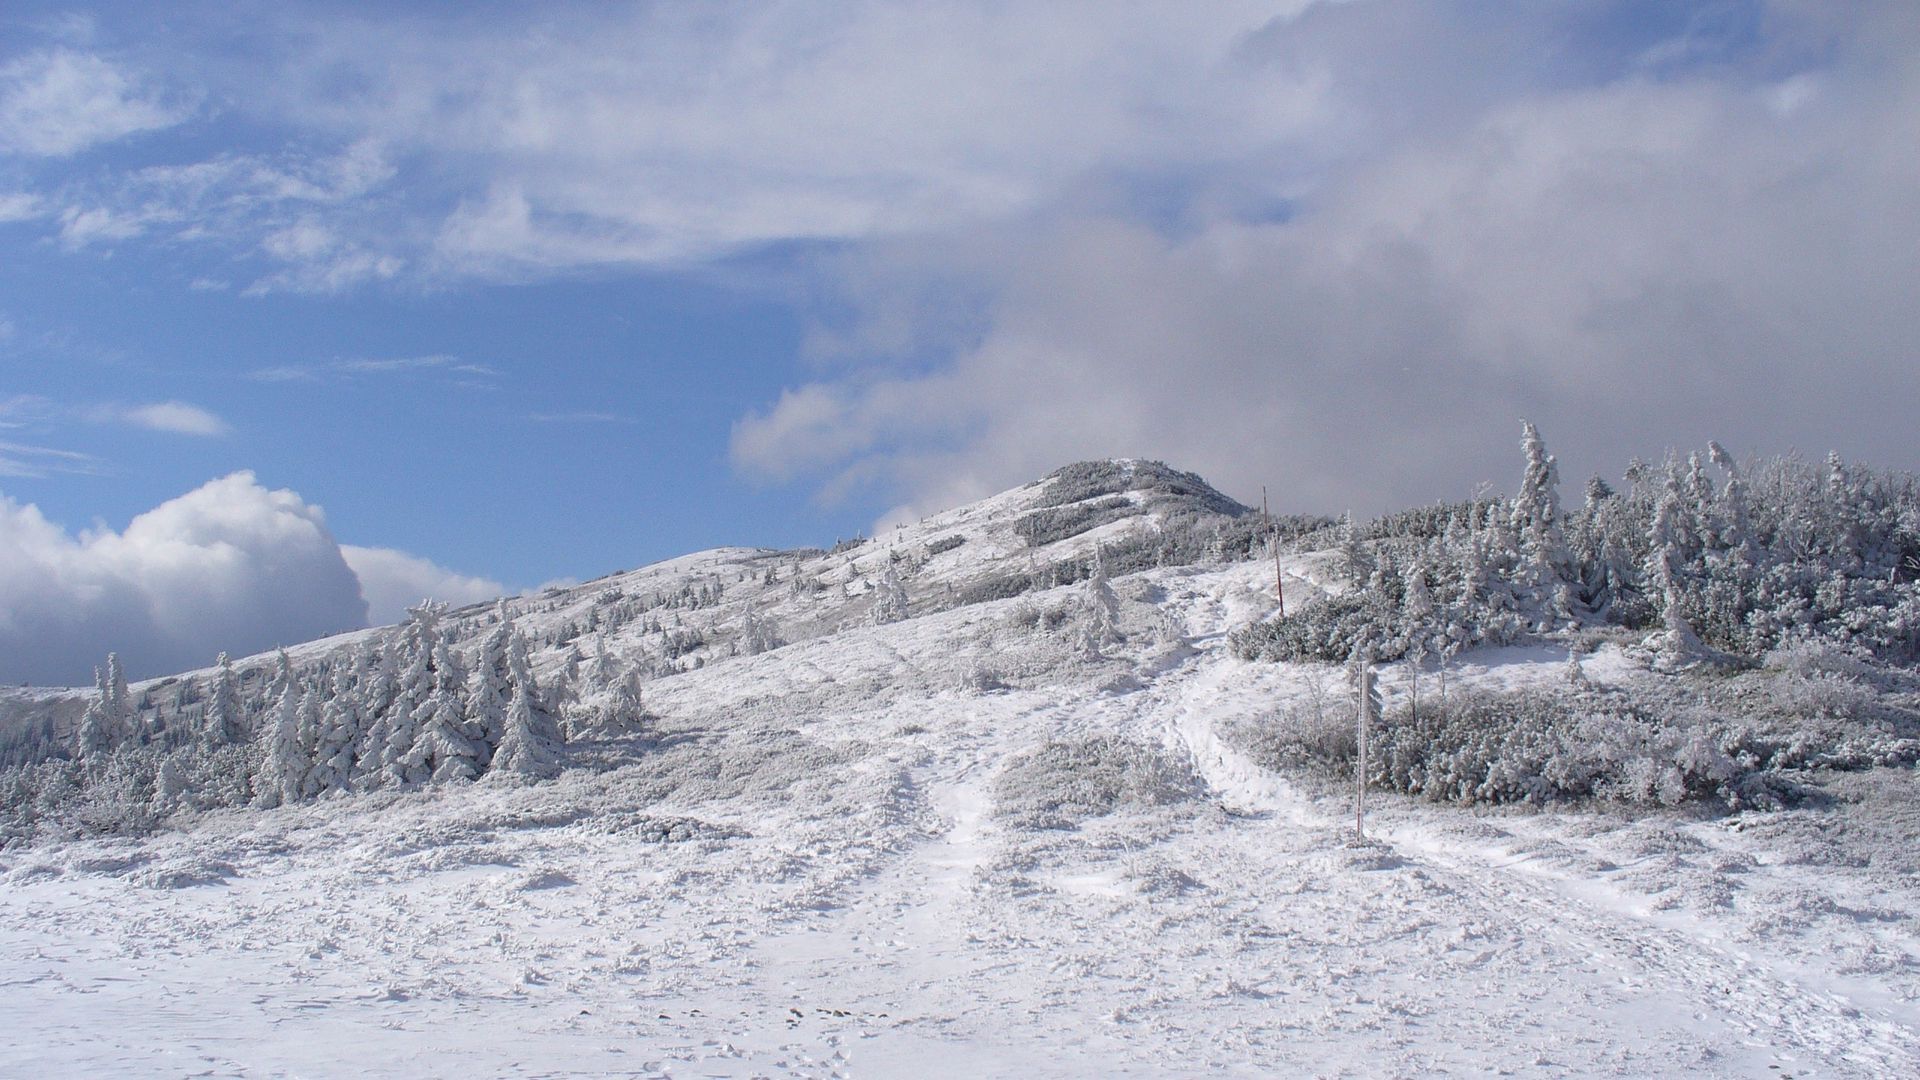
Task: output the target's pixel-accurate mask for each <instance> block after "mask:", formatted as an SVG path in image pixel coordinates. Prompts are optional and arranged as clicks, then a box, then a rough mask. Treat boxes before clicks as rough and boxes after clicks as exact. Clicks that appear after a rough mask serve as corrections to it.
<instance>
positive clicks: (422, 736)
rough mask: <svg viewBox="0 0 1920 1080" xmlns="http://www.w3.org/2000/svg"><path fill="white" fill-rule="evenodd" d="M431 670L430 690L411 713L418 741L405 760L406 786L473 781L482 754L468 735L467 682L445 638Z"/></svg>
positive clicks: (436, 650) (438, 644) (436, 645)
mask: <svg viewBox="0 0 1920 1080" xmlns="http://www.w3.org/2000/svg"><path fill="white" fill-rule="evenodd" d="M430 666H431V670H432V683H431V685H432V689H431V690H430V691H429V693H428V694H427V698H426V700H425V701H422V702H421V703H420V704H419V705H417V706H415V708H414V711H413V722H414V726H415V728H416V729H417V730H418V731H419V737H418V738H417V740H416V741H415V743H414V746H413V750H412V752H411V753H410V754H408V755H407V758H406V765H407V769H408V774H407V775H408V780H407V782H409V783H421V782H424V781H426V780H432V781H433V782H435V783H445V782H447V781H451V780H472V779H474V778H476V777H478V776H479V775H480V772H481V769H482V764H481V761H482V755H483V754H484V752H485V751H484V748H483V747H481V746H479V745H476V743H475V741H474V740H473V739H472V738H470V737H469V736H468V735H467V702H466V700H465V696H466V695H465V690H466V678H465V675H464V673H463V672H462V671H461V670H460V663H459V661H458V659H457V658H456V657H455V656H454V653H453V649H452V647H451V646H450V645H449V644H448V643H447V641H446V639H445V638H444V637H441V638H439V639H438V640H436V641H435V642H434V643H433V648H432V650H431V661H430Z"/></svg>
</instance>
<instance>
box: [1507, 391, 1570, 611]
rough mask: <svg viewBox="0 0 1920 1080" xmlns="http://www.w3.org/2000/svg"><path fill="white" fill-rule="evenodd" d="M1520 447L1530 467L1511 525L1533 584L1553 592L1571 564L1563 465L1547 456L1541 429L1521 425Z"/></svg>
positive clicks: (1521, 482) (1516, 502)
mask: <svg viewBox="0 0 1920 1080" xmlns="http://www.w3.org/2000/svg"><path fill="white" fill-rule="evenodd" d="M1520 430H1521V438H1520V446H1521V448H1522V449H1523V450H1524V451H1525V452H1526V456H1527V468H1526V472H1525V473H1524V474H1522V476H1521V478H1520V491H1519V494H1517V495H1516V496H1514V499H1513V514H1512V517H1511V520H1510V522H1509V524H1510V526H1511V527H1512V529H1513V533H1514V535H1515V536H1517V537H1518V538H1519V541H1520V552H1519V554H1520V555H1521V557H1522V558H1523V559H1524V560H1525V562H1526V564H1527V565H1528V567H1529V568H1530V572H1529V574H1528V576H1529V577H1530V578H1531V579H1532V580H1531V581H1530V582H1529V583H1530V584H1532V585H1534V586H1535V587H1537V588H1543V589H1550V588H1552V586H1553V585H1554V584H1555V583H1556V582H1558V581H1560V580H1562V578H1563V577H1564V576H1565V571H1566V568H1567V565H1568V559H1567V544H1566V535H1565V533H1564V531H1563V529H1562V525H1561V517H1562V515H1561V512H1560V466H1559V464H1558V462H1556V461H1555V460H1554V456H1553V455H1552V454H1549V453H1547V444H1546V441H1545V440H1543V439H1542V438H1541V437H1540V429H1539V428H1536V427H1534V426H1533V424H1532V423H1530V422H1528V421H1525V420H1522V421H1521V422H1520Z"/></svg>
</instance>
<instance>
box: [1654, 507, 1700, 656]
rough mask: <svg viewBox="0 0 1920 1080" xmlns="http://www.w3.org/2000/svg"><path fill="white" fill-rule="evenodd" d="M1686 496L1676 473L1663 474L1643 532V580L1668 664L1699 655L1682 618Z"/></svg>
mask: <svg viewBox="0 0 1920 1080" xmlns="http://www.w3.org/2000/svg"><path fill="white" fill-rule="evenodd" d="M1686 516H1687V515H1686V494H1685V493H1684V492H1683V491H1682V489H1681V485H1680V478H1679V476H1678V474H1677V473H1675V472H1669V473H1668V475H1667V489H1666V494H1665V495H1664V496H1663V497H1662V498H1661V500H1660V506H1659V508H1658V509H1657V510H1656V511H1655V512H1654V516H1653V524H1652V525H1651V526H1650V527H1649V528H1648V530H1647V544H1648V549H1649V550H1648V553H1647V572H1646V579H1647V581H1648V582H1649V583H1650V584H1651V585H1652V587H1653V588H1655V589H1656V590H1658V595H1659V598H1660V615H1661V621H1662V623H1663V624H1664V626H1665V630H1664V631H1663V632H1662V634H1661V635H1660V641H1659V643H1658V644H1659V648H1660V652H1661V654H1662V656H1663V657H1664V658H1665V659H1666V660H1667V661H1668V662H1670V663H1673V662H1684V661H1685V660H1687V659H1688V658H1691V657H1694V656H1698V655H1699V654H1700V652H1701V643H1700V637H1699V635H1698V634H1696V633H1695V632H1694V629H1693V625H1692V624H1691V623H1690V622H1688V621H1687V617H1686V591H1685V585H1684V582H1683V576H1684V574H1685V568H1686V565H1687V561H1688V557H1687V544H1686V536H1685V519H1686Z"/></svg>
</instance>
